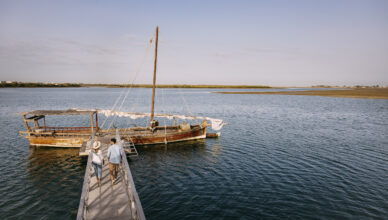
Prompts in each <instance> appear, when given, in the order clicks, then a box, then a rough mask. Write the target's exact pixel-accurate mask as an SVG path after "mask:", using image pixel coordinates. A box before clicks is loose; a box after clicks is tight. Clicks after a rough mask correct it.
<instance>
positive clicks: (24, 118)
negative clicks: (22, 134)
mask: <svg viewBox="0 0 388 220" xmlns="http://www.w3.org/2000/svg"><path fill="white" fill-rule="evenodd" d="M23 120H24V125H26V128H27V131H28V132H31V128H30V126H28V123H27V120H26V115H23Z"/></svg>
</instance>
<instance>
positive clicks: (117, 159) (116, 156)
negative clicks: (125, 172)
mask: <svg viewBox="0 0 388 220" xmlns="http://www.w3.org/2000/svg"><path fill="white" fill-rule="evenodd" d="M110 144H111V146H110V147H109V148H108V154H107V157H108V161H109V169H110V179H111V181H112V185H113V183H114V180H115V179H116V178H117V173H118V172H119V164H120V163H121V157H122V154H123V153H122V151H121V147H120V146H119V145H117V144H116V138H112V139H110Z"/></svg>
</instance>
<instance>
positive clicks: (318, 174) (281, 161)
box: [0, 88, 388, 219]
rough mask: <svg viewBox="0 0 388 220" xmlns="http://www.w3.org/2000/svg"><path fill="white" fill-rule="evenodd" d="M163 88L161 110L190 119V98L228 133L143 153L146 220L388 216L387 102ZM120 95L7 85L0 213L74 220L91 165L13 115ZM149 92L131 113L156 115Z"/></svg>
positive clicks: (136, 169) (137, 173)
mask: <svg viewBox="0 0 388 220" xmlns="http://www.w3.org/2000/svg"><path fill="white" fill-rule="evenodd" d="M158 91H159V92H158V93H157V95H158V97H157V103H156V111H158V112H168V113H178V114H188V111H187V109H186V108H185V104H184V102H183V101H182V98H181V96H183V97H184V98H185V100H186V101H187V104H188V106H189V107H190V112H192V113H193V114H194V115H203V116H209V117H215V118H222V119H224V120H225V121H227V122H228V125H227V126H226V127H224V129H223V130H222V137H221V138H220V139H208V140H206V141H194V142H187V143H175V144H168V145H167V146H165V145H160V146H155V147H148V148H140V149H139V154H140V155H139V158H138V159H136V160H132V161H130V163H129V164H130V167H131V171H132V174H133V177H134V180H135V184H136V188H137V191H138V193H139V196H140V199H141V202H142V205H143V209H144V212H145V215H146V217H147V219H386V218H387V216H388V199H387V198H388V191H387V189H388V188H387V182H388V147H387V146H388V114H387V113H388V101H387V100H373V99H344V98H329V97H313V96H282V95H223V94H214V93H211V91H215V90H211V89H163V90H158ZM217 91H219V90H217ZM120 92H121V90H120V89H108V88H76V89H74V88H50V89H46V88H38V89H27V88H26V89H0V124H1V125H2V126H1V128H0V129H1V136H0V169H1V171H2V174H3V175H2V178H1V179H0V219H74V218H75V217H76V214H77V208H78V203H79V197H80V194H81V187H82V181H83V175H84V170H85V165H86V161H85V160H84V159H81V158H79V157H78V150H77V149H53V148H48V149H45V148H30V147H29V146H28V142H27V140H25V139H23V138H21V137H19V136H18V131H19V130H24V125H23V121H22V119H21V117H20V116H19V115H16V114H15V113H16V112H21V111H27V110H33V109H67V108H73V107H78V108H101V109H109V108H110V107H111V106H112V105H113V103H114V101H115V98H116V97H117V96H119V95H120ZM150 94H151V90H150V89H140V88H139V89H133V90H132V91H131V95H130V97H129V100H128V101H127V102H126V103H125V105H124V106H125V109H123V110H124V111H131V110H132V109H133V107H135V111H138V112H148V111H149V106H150V100H151V99H150ZM162 95H163V97H161V96H162ZM162 100H164V101H162ZM134 103H136V105H135V104H134ZM48 120H50V121H49V122H51V123H59V122H60V120H59V119H55V118H53V117H51V118H48ZM102 120H103V119H102ZM63 123H67V124H69V125H71V124H77V123H81V124H82V123H85V124H87V123H88V121H87V120H84V121H83V119H68V120H65V121H64V122H63ZM118 123H119V124H120V123H121V125H125V124H126V123H127V122H126V120H124V119H121V120H119V122H118ZM134 123H137V124H139V123H142V122H138V121H136V122H134ZM161 123H164V121H163V120H161Z"/></svg>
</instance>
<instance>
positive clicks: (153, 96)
mask: <svg viewBox="0 0 388 220" xmlns="http://www.w3.org/2000/svg"><path fill="white" fill-rule="evenodd" d="M158 35H159V27H158V26H156V39H155V62H154V81H153V87H152V106H151V122H152V121H153V120H154V104H155V83H156V63H157V57H158Z"/></svg>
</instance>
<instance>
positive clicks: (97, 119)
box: [96, 112, 98, 129]
mask: <svg viewBox="0 0 388 220" xmlns="http://www.w3.org/2000/svg"><path fill="white" fill-rule="evenodd" d="M96 129H98V113H97V112H96Z"/></svg>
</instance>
